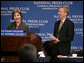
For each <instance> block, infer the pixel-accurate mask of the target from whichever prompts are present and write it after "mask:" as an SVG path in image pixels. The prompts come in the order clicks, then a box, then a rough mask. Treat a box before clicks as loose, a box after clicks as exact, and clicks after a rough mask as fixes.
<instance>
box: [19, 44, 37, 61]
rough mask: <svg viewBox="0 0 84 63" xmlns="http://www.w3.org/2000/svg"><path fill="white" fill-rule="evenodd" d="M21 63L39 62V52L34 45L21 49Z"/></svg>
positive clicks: (24, 46)
mask: <svg viewBox="0 0 84 63" xmlns="http://www.w3.org/2000/svg"><path fill="white" fill-rule="evenodd" d="M19 58H20V61H21V62H37V50H36V47H35V46H34V45H33V44H24V45H23V46H21V48H20V49H19Z"/></svg>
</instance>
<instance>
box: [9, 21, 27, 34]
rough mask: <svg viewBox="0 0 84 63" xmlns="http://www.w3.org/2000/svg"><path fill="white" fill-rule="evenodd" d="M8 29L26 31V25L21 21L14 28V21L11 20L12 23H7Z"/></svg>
mask: <svg viewBox="0 0 84 63" xmlns="http://www.w3.org/2000/svg"><path fill="white" fill-rule="evenodd" d="M8 30H23V32H25V33H28V25H26V24H25V23H23V22H21V23H20V25H19V28H18V29H16V23H15V22H13V23H11V24H9V25H8Z"/></svg>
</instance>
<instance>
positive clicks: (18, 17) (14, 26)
mask: <svg viewBox="0 0 84 63" xmlns="http://www.w3.org/2000/svg"><path fill="white" fill-rule="evenodd" d="M12 19H14V21H15V22H13V23H11V24H9V25H8V30H23V32H25V33H28V25H27V24H25V23H23V22H22V13H21V11H20V10H19V9H15V10H13V13H12Z"/></svg>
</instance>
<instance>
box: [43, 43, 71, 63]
mask: <svg viewBox="0 0 84 63" xmlns="http://www.w3.org/2000/svg"><path fill="white" fill-rule="evenodd" d="M42 47H43V53H44V55H45V57H46V58H47V59H48V60H49V62H72V61H70V60H66V59H65V60H61V59H59V57H60V58H61V57H63V56H62V55H58V54H59V53H58V48H57V47H56V45H55V44H54V43H53V42H52V41H46V42H44V43H43V46H42Z"/></svg>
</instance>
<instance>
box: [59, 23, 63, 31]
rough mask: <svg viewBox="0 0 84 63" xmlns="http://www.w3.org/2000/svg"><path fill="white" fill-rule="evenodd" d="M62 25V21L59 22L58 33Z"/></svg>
mask: <svg viewBox="0 0 84 63" xmlns="http://www.w3.org/2000/svg"><path fill="white" fill-rule="evenodd" d="M62 25H63V21H61V22H60V25H59V31H60V29H61V27H62Z"/></svg>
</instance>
